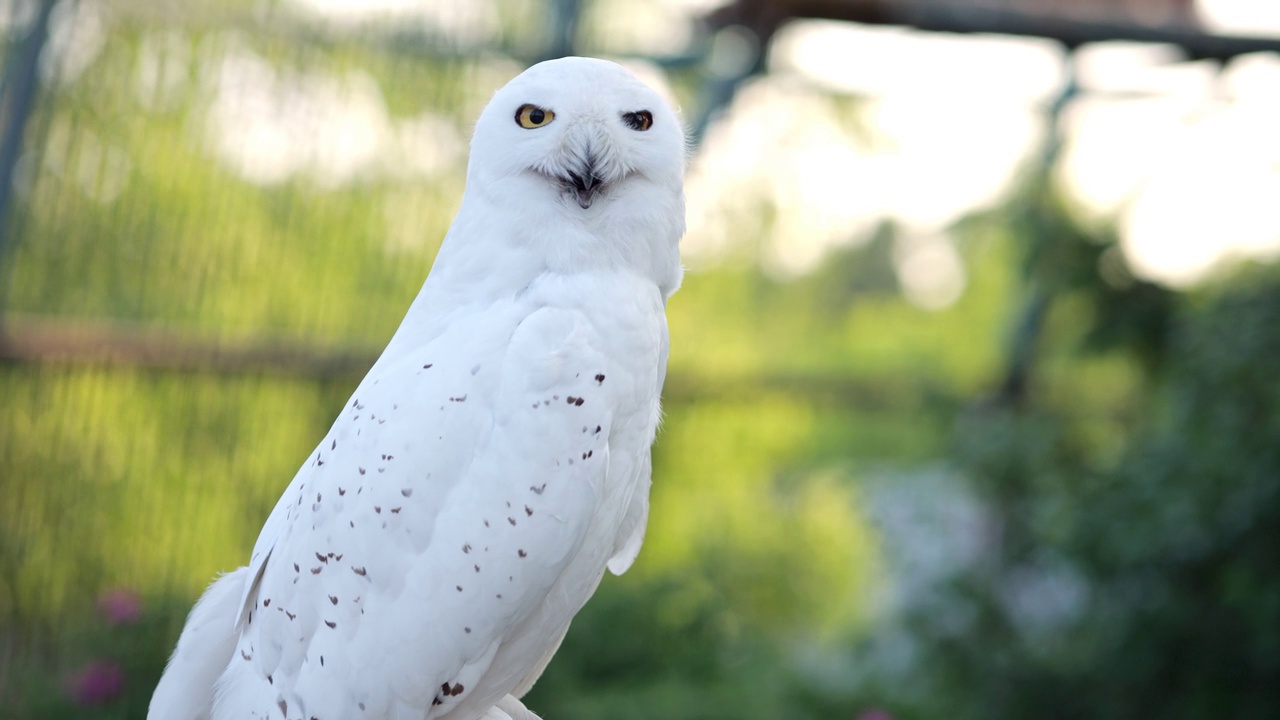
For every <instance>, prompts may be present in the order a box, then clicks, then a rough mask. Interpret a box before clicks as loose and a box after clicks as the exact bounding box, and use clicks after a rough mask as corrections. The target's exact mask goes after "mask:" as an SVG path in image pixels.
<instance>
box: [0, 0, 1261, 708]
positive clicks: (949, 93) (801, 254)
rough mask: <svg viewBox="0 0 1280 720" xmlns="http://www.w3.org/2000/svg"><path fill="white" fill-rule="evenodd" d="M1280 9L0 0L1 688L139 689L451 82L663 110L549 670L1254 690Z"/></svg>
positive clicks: (252, 488) (279, 463)
mask: <svg viewBox="0 0 1280 720" xmlns="http://www.w3.org/2000/svg"><path fill="white" fill-rule="evenodd" d="M1277 50H1280V9H1278V8H1277V6H1276V4H1275V3H1271V2H1262V1H1260V0H1087V1H1084V0H1078V1H1077V2H1073V3H1064V2H1054V1H1053V0H951V1H949V2H944V0H730V1H727V2H726V0H659V1H656V2H639V1H638V0H543V1H538V0H473V1H472V2H468V3H460V2H459V3H455V2H446V1H445V0H185V1H184V2H182V3H176V2H172V3H170V2H147V1H145V0H59V1H58V2H49V1H47V0H0V51H2V52H0V57H2V58H3V81H2V82H3V84H2V85H0V93H2V94H0V313H2V314H0V318H2V322H3V325H2V326H0V327H2V335H0V706H3V708H4V710H3V713H4V715H5V716H6V717H12V718H24V719H25V718H140V717H142V716H143V714H144V711H145V706H146V703H147V701H148V699H149V697H150V693H151V690H152V688H153V687H154V683H155V681H156V679H157V678H158V676H159V672H160V670H161V668H162V666H163V663H164V661H165V659H166V657H167V655H168V653H169V652H170V650H171V649H172V647H173V644H174V642H175V639H176V637H177V634H178V631H179V629H180V627H181V623H182V621H183V619H184V617H185V614H186V612H187V611H188V610H189V609H190V606H191V604H192V603H193V602H194V600H195V599H196V597H197V596H198V594H199V593H200V592H201V590H202V589H203V588H204V587H205V586H206V585H207V583H208V582H209V581H210V580H211V578H212V577H213V576H214V574H215V573H216V572H219V571H225V570H229V569H232V568H234V567H236V566H238V565H241V564H243V563H244V562H245V560H246V558H247V556H248V553H249V550H250V548H251V546H252V543H253V540H254V538H255V537H256V535H257V532H258V529H259V527H260V526H261V523H262V521H263V520H264V518H265V517H266V515H267V513H268V511H269V509H270V507H271V505H272V504H273V503H274V501H275V498H276V497H277V495H278V493H280V492H281V491H282V489H283V488H284V486H285V485H286V484H287V482H288V480H289V478H290V477H291V476H292V475H293V473H294V471H295V470H296V468H297V466H298V464H299V463H300V461H301V459H302V458H303V457H305V455H306V454H307V452H308V451H309V450H310V449H311V448H312V447H313V446H314V444H315V442H317V440H318V438H320V437H321V436H322V435H323V433H324V432H325V430H326V429H327V427H328V425H329V423H330V422H331V420H332V418H333V416H334V414H335V412H336V410H337V408H339V407H340V406H341V404H342V403H343V402H344V401H345V400H346V398H347V396H348V393H349V392H350V391H351V390H352V389H353V388H354V387H355V385H356V383H357V382H358V380H359V379H360V378H361V376H362V375H363V373H364V372H365V371H366V370H367V368H368V367H369V365H370V364H371V363H372V361H373V359H374V358H375V357H376V356H377V353H378V352H379V351H380V349H381V347H382V346H383V344H384V343H385V342H386V340H387V339H388V338H389V337H390V334H391V332H392V331H393V330H394V329H395V327H396V326H397V325H398V323H399V322H400V319H401V318H402V316H403V313H404V310H405V309H406V308H407V306H408V304H409V302H410V300H411V299H412V297H413V296H414V294H415V293H416V291H417V289H418V287H419V286H420V284H421V282H422V280H423V278H424V277H425V276H426V273H427V270H428V268H429V267H430V265H431V262H432V258H433V257H434V254H435V251H436V249H437V247H438V244H439V241H440V238H441V237H442V235H443V233H444V231H445V229H446V228H447V227H448V225H449V223H450V221H451V219H452V215H453V213H454V211H455V209H456V207H457V204H458V201H459V198H460V196H461V193H462V189H463V185H462V181H463V176H464V170H465V165H466V158H467V145H466V143H467V140H468V138H469V135H470V126H471V123H472V122H473V120H474V118H475V117H476V115H477V113H478V112H479V110H480V108H481V107H483V105H484V104H485V102H486V101H487V99H488V97H489V96H490V94H491V93H492V92H493V91H494V90H495V89H497V88H498V87H499V86H501V85H502V84H503V83H505V82H506V81H507V80H509V79H510V78H511V77H513V76H514V75H515V74H517V73H518V72H519V71H520V70H521V69H523V68H524V67H526V66H527V65H529V64H531V63H533V62H536V61H538V60H541V59H546V58H550V57H555V56H559V55H565V54H591V55H602V56H607V57H611V58H615V59H619V60H620V61H621V62H624V63H625V64H627V65H628V66H629V67H631V68H632V69H634V70H635V71H636V72H637V73H639V74H641V75H642V76H643V77H644V78H645V79H647V80H648V81H650V82H651V83H654V84H656V85H660V86H662V87H663V88H665V89H666V92H668V93H669V94H670V95H671V96H672V97H673V98H674V101H675V102H676V103H677V104H678V105H679V106H680V107H681V109H682V112H683V116H684V118H685V119H686V121H687V122H688V125H689V128H690V131H691V133H692V135H693V137H694V139H695V143H696V144H695V146H694V149H693V151H692V155H691V160H690V169H689V177H688V183H687V193H688V199H689V233H688V236H687V237H686V239H685V241H684V244H683V250H684V258H685V262H686V264H687V266H688V268H689V273H688V275H687V277H686V281H685V287H684V288H683V289H682V290H681V291H680V292H679V293H678V294H677V295H676V296H675V297H674V298H673V300H672V302H671V304H670V308H669V316H670V321H671V332H672V354H671V371H670V374H669V378H668V385H667V391H666V409H667V416H666V422H665V425H664V428H663V431H662V433H661V435H660V438H659V441H658V444H657V447H656V450H655V478H656V482H655V485H654V490H653V511H652V514H651V519H650V526H649V533H648V540H647V544H646V547H645V550H644V552H643V553H642V554H641V556H640V560H639V561H638V563H637V564H636V566H635V567H634V568H633V569H632V570H631V571H630V572H629V573H628V574H627V575H626V576H624V577H622V578H609V579H607V580H606V581H605V582H604V584H603V586H602V587H601V590H600V591H599V593H598V594H597V596H596V597H595V598H594V599H593V600H592V602H591V603H589V604H588V606H587V608H586V610H585V611H584V612H583V613H582V614H581V615H580V616H579V618H578V620H577V621H576V623H575V625H574V627H573V630H572V632H571V633H570V635H569V637H568V639H567V640H566V642H565V643H564V646H563V648H562V649H561V651H560V653H559V655H558V656H557V658H556V660H555V662H553V663H552V665H551V667H550V669H549V670H548V672H547V673H546V675H545V676H544V678H543V679H542V681H541V682H540V683H539V684H538V685H537V687H536V688H535V689H534V691H533V692H532V694H531V695H530V696H529V698H528V703H529V705H530V707H531V708H533V709H535V710H537V711H538V712H540V713H541V714H543V716H544V717H546V718H548V720H577V719H584V720H585V719H586V718H618V719H621V720H630V719H632V718H634V719H636V720H639V719H640V718H667V719H668V720H681V719H689V720H693V719H695V718H724V719H725V720H729V719H734V720H784V719H785V720H789V719H800V720H804V719H808V718H812V719H814V720H818V719H822V720H828V719H830V718H849V719H858V720H889V719H890V718H901V719H908V718H948V719H960V720H965V719H970V718H971V719H974V720H978V719H984V720H991V719H998V718H1009V719H1015V718H1017V719H1022V718H1029V717H1035V718H1133V717H1160V718H1220V717H1230V718H1275V717H1280V692H1278V691H1277V688H1280V495H1278V494H1277V491H1278V489H1280V268H1277V266H1276V265H1275V259H1276V258H1277V256H1280V54H1277Z"/></svg>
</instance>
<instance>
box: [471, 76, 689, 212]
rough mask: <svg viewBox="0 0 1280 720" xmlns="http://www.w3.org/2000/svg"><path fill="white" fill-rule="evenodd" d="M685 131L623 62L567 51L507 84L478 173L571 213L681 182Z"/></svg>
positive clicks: (485, 129) (484, 126)
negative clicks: (546, 196)
mask: <svg viewBox="0 0 1280 720" xmlns="http://www.w3.org/2000/svg"><path fill="white" fill-rule="evenodd" d="M684 147H685V143H684V133H683V130H682V128H681V126H680V122H679V120H678V119H677V117H676V115H675V112H674V111H672V110H671V108H670V107H669V106H668V105H667V103H666V101H665V100H663V99H662V97H661V96H659V95H658V93H656V92H655V91H653V90H652V89H651V88H649V87H648V86H647V85H645V84H644V83H642V82H640V81H639V80H638V79H636V78H635V77H634V76H633V75H631V73H629V72H627V71H626V70H625V69H623V68H622V67H621V66H619V65H616V64H614V63H611V62H607V61H602V60H593V59H587V58H565V59H561V60H556V61H550V62H547V63H540V64H538V65H535V66H533V67H531V68H529V69H528V70H526V71H525V72H524V73H523V74H521V75H520V76H518V77H517V78H515V79H514V80H512V81H511V82H510V83H509V84H508V85H507V86H506V87H504V88H502V89H501V90H499V91H498V93H497V94H496V95H495V96H494V98H493V100H492V101H490V103H489V106H488V107H487V108H486V109H485V111H484V113H482V114H481V116H480V120H479V122H478V123H477V124H476V133H475V137H474V139H473V141H472V159H471V168H470V171H469V174H470V175H471V176H477V175H478V176H481V177H480V178H477V179H480V180H482V181H484V182H489V183H492V182H495V181H500V180H501V179H504V178H513V179H515V180H516V182H514V183H502V184H503V185H506V186H508V190H507V191H509V192H514V193H518V194H528V193H532V194H535V195H542V194H549V195H553V196H554V197H555V198H556V200H557V201H558V202H559V203H560V204H561V205H562V206H563V207H564V208H565V210H566V211H568V212H577V213H592V212H596V213H600V212H608V210H607V207H608V206H609V205H611V204H614V203H617V202H619V201H623V200H626V199H627V198H629V197H638V196H642V195H643V194H644V193H645V192H646V190H647V189H648V190H651V189H653V188H654V187H665V188H671V187H676V188H678V187H680V184H681V181H682V178H683V173H684Z"/></svg>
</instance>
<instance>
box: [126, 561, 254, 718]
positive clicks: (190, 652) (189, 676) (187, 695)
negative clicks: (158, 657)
mask: <svg viewBox="0 0 1280 720" xmlns="http://www.w3.org/2000/svg"><path fill="white" fill-rule="evenodd" d="M248 573H249V569H248V568H240V569H239V570H236V571H234V572H230V573H227V574H226V575H223V576H222V577H220V578H218V579H217V580H215V581H214V583H213V585H210V586H209V589H208V590H206V591H205V593H204V595H203V596H201V598H200V602H198V603H196V606H195V608H193V609H192V610H191V615H189V616H188V617H187V624H186V626H184V627H183V628H182V636H181V637H180V638H178V647H177V649H175V650H174V651H173V656H172V657H170V658H169V664H168V666H167V667H165V669H164V675H162V676H161V677H160V684H159V685H157V686H156V692H155V694H154V695H152V696H151V708H150V709H149V710H148V712H147V718H148V720H208V719H209V717H210V714H211V713H212V712H213V696H214V685H215V683H216V682H217V680H218V678H219V677H220V676H221V675H222V673H223V671H224V670H226V669H227V665H228V664H229V663H230V662H231V655H232V653H234V652H235V647H236V630H235V625H236V617H237V615H238V614H239V611H240V595H241V594H242V592H243V590H244V583H245V579H246V577H247V576H248Z"/></svg>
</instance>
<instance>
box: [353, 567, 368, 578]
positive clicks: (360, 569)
mask: <svg viewBox="0 0 1280 720" xmlns="http://www.w3.org/2000/svg"><path fill="white" fill-rule="evenodd" d="M351 572H353V573H355V574H357V575H359V576H360V577H364V576H365V575H366V574H367V573H366V572H365V569H364V568H363V567H352V568H351Z"/></svg>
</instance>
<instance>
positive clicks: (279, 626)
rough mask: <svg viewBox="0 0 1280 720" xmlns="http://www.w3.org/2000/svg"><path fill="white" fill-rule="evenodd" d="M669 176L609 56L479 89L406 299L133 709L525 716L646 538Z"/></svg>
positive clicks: (675, 147)
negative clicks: (449, 215) (468, 140)
mask: <svg viewBox="0 0 1280 720" xmlns="http://www.w3.org/2000/svg"><path fill="white" fill-rule="evenodd" d="M588 88H590V89H591V92H587V89H588ZM575 89H577V90H579V91H574V90H575ZM531 105H536V107H538V108H539V109H540V112H541V114H535V115H534V117H536V118H538V119H545V118H547V117H549V116H553V113H554V117H555V122H558V123H560V125H559V126H556V125H555V124H554V123H551V121H550V120H547V122H546V123H542V124H539V125H535V126H533V127H526V126H525V125H524V124H521V117H520V113H521V112H523V113H524V115H525V116H526V120H527V118H528V116H529V115H530V111H529V110H528V109H527V107H528V106H531ZM521 108H525V109H524V110H523V111H522V110H521ZM542 108H545V110H541V109H542ZM638 112H644V113H645V115H646V116H647V115H649V114H652V115H653V116H654V119H653V120H652V123H653V129H654V130H659V128H660V126H659V123H661V124H663V125H666V127H662V128H661V130H660V132H655V133H653V134H652V135H650V134H649V126H648V125H646V126H645V127H644V130H642V131H638V130H636V128H635V125H636V123H637V122H638V121H634V118H632V119H628V116H627V113H632V114H635V113H638ZM526 124H528V123H526ZM642 124H643V123H642ZM664 133H665V134H664ZM503 149H505V150H506V151H505V152H495V150H503ZM682 172H683V138H682V134H681V133H680V130H679V125H678V122H677V121H676V119H675V116H674V113H673V112H671V111H670V109H669V108H667V106H666V105H665V103H663V102H662V100H661V99H660V98H659V97H658V96H657V95H656V94H655V93H653V92H652V91H651V90H649V89H648V88H647V87H645V86H643V85H642V84H640V83H639V82H638V81H636V80H635V79H634V78H633V77H631V76H630V74H629V73H626V71H625V70H622V69H621V68H620V67H618V66H616V65H613V64H612V63H605V62H603V61H597V60H588V59H582V58H569V59H564V60H559V61H552V62H550V63H543V64H541V65H539V66H535V67H534V68H532V69H531V70H529V71H527V72H526V73H525V74H524V75H522V76H520V77H519V78H517V79H516V80H514V81H512V83H511V84H509V85H508V86H507V87H505V88H503V89H502V90H500V91H499V92H498V94H497V95H496V96H495V97H494V100H493V101H492V102H491V103H490V106H489V108H487V109H486V110H485V113H484V114H482V116H481V118H480V121H479V122H478V124H477V130H476V135H475V139H474V141H473V145H472V158H471V163H470V165H469V169H468V181H467V190H466V193H465V194H464V197H463V202H462V206H461V208H460V209H459V212H458V215H457V217H456V219H455V221H454V224H453V226H452V227H451V229H450V231H449V234H448V236H446V238H445V241H444V243H443V245H442V247H441V251H440V253H439V255H438V257H437V259H436V262H435V265H434V266H433V268H432V271H431V273H430V275H429V276H428V278H427V280H426V282H425V284H424V285H423V288H422V291H421V292H420V293H419V295H418V297H417V299H416V300H415V301H414V303H413V305H412V306H411V307H410V309H409V311H408V313H407V315H406V317H405V319H404V321H403V323H402V324H401V326H400V328H399V330H398V331H397V332H396V334H395V336H394V337H393V338H392V340H391V342H390V344H389V345H388V347H387V349H386V351H385V352H384V353H383V355H382V356H381V357H380V358H379V360H378V361H377V363H375V365H374V367H373V368H372V369H371V370H370V372H369V374H368V376H366V378H365V379H364V380H363V381H362V382H361V383H360V385H359V387H358V388H357V389H356V391H355V392H354V393H353V394H352V397H351V398H350V399H349V400H348V402H347V403H346V405H345V406H344V408H343V409H342V411H341V412H340V413H339V415H338V417H337V419H336V420H335V421H334V423H333V425H332V427H331V428H330V430H329V432H328V433H327V434H326V435H325V437H324V438H323V439H322V440H321V441H320V443H319V444H318V445H317V447H316V449H315V450H314V451H313V452H312V453H311V454H310V455H309V456H308V457H307V459H306V461H305V462H304V463H303V465H302V467H301V468H300V469H299V471H298V473H297V475H296V476H295V477H294V479H293V481H292V483H291V484H290V485H289V487H288V488H287V489H286V490H285V492H284V494H283V495H282V496H281V498H280V500H279V501H278V502H277V504H276V506H275V508H274V510H273V511H272V513H271V515H270V516H269V518H268V520H267V522H266V524H265V525H264V527H263V530H262V532H261V534H260V536H259V538H258V541H257V543H256V544H255V547H254V549H253V552H252V555H251V557H250V563H249V565H248V567H246V568H241V569H240V570H237V571H235V572H233V573H230V574H228V575H225V576H223V577H222V578H221V579H220V580H218V581H217V582H216V583H215V584H214V585H213V586H212V587H211V588H210V590H209V591H208V592H207V593H206V595H205V596H204V597H203V598H202V599H201V601H200V602H199V603H198V604H197V606H196V608H195V609H194V610H193V611H192V614H191V617H190V619H189V620H188V623H187V626H186V628H185V629H184V631H183V635H182V637H181V638H180V640H179V644H178V648H177V650H176V651H175V653H174V657H173V659H172V660H171V661H170V665H169V667H168V668H167V669H166V673H165V676H164V678H163V679H162V680H161V683H160V686H159V687H158V688H157V690H156V694H155V696H154V698H153V700H152V707H151V717H152V718H177V719H180V718H214V719H222V718H227V719H231V718H235V719H237V720H240V719H242V718H264V719H265V718H273V719H279V718H286V719H289V720H292V719H294V718H301V719H302V720H308V719H309V718H315V719H316V720H342V719H344V718H376V719H382V718H388V719H390V718H395V719H397V720H399V719H402V718H403V719H406V720H407V719H410V718H411V719H412V720H428V719H437V718H440V719H444V718H447V719H449V720H477V719H479V718H489V719H491V720H505V719H506V718H512V719H513V720H524V719H525V718H531V717H534V716H533V715H532V714H531V713H528V712H527V711H526V710H525V709H524V708H523V706H522V705H520V704H519V702H518V701H517V700H516V698H519V697H520V696H521V695H522V694H523V693H524V692H525V691H526V690H527V689H528V688H529V687H530V686H531V685H532V684H533V682H534V681H535V680H536V679H537V677H538V675H539V674H540V673H541V672H542V669H543V668H544V667H545V666H546V664H547V662H548V661H549V660H550V658H551V656H552V655H553V654H554V652H555V650H556V648H557V647H558V645H559V643H560V641H561V639H562V638H563V636H564V634H565V632H566V631H567V629H568V626H569V622H570V620H571V619H572V618H573V616H574V614H575V613H576V612H577V611H578V610H579V609H580V608H581V607H582V605H583V604H584V603H585V602H586V601H587V599H588V598H589V597H590V595H591V594H592V592H593V591H594V590H595V588H596V586H597V585H598V583H599V582H600V580H601V578H602V576H603V574H604V571H605V569H606V567H608V568H609V569H611V570H613V571H614V572H615V573H621V572H622V571H624V570H626V568H627V567H628V566H629V565H630V564H631V562H632V560H634V558H635V556H636V554H637V553H638V551H639V548H640V543H641V540H642V538H643V532H644V525H645V520H646V518H647V512H648V490H649V484H650V468H651V464H650V454H649V453H650V451H649V448H650V445H651V444H652V442H653V439H654V434H655V432H656V429H657V424H658V419H659V412H660V411H659V395H660V391H661V387H662V383H663V379H664V375H665V369H666V361H667V348H668V344H667V327H666V319H665V314H664V311H665V304H666V300H667V297H668V296H669V295H670V294H671V293H672V292H673V291H674V290H675V289H676V287H677V286H678V284H679V281H680V274H681V270H680V266H679V262H678V252H677V243H678V240H679V237H680V235H681V234H682V233H683V227H684V225H683V195H682V191H681V187H680V179H681V177H682ZM584 178H586V180H585V181H584Z"/></svg>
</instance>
